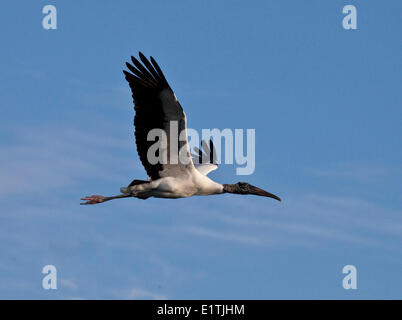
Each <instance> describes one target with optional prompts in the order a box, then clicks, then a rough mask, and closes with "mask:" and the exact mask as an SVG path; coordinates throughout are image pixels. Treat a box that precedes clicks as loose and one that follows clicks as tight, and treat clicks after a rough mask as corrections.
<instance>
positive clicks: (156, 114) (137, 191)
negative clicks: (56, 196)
mask: <svg viewBox="0 0 402 320" xmlns="http://www.w3.org/2000/svg"><path fill="white" fill-rule="evenodd" d="M139 58H140V60H141V62H142V63H141V62H140V61H139V60H137V59H136V58H134V57H131V60H132V63H133V65H132V64H130V63H128V62H127V63H126V66H127V68H128V70H129V71H126V70H124V71H123V73H124V75H125V78H126V80H127V81H128V84H129V86H130V88H131V91H132V96H133V100H134V109H135V116H134V126H135V141H136V145H137V152H138V155H139V158H140V160H141V163H142V165H143V166H144V168H145V171H146V172H147V174H148V180H137V179H135V180H133V181H132V182H131V183H130V184H129V185H128V186H127V187H123V188H121V189H120V192H121V194H119V195H116V196H110V197H105V196H100V195H93V196H86V197H84V198H81V200H83V201H86V202H83V203H81V204H83V205H89V204H97V203H102V202H106V201H109V200H113V199H122V198H128V197H135V198H139V199H147V198H149V197H155V198H169V199H176V198H186V197H191V196H195V195H198V196H208V195H213V194H223V193H233V194H252V195H257V196H263V197H269V198H273V199H276V200H278V201H281V199H280V198H279V197H278V196H276V195H274V194H272V193H269V192H267V191H265V190H263V189H260V188H257V187H255V186H253V185H251V184H248V183H246V182H238V183H236V184H220V183H217V182H215V181H213V180H212V179H210V178H209V177H208V176H207V175H208V174H209V173H210V172H211V171H213V170H215V169H217V167H218V166H217V164H216V161H215V157H214V154H216V152H214V151H215V150H214V146H213V143H212V141H210V143H209V147H208V145H207V143H206V142H205V141H203V142H202V150H201V149H198V150H196V151H198V156H199V160H201V159H204V158H206V157H205V155H208V154H209V156H210V157H209V161H206V162H205V161H204V162H203V161H194V160H195V159H197V154H195V155H194V154H191V153H190V148H189V143H188V138H187V131H186V130H187V125H186V122H187V121H186V115H185V113H184V111H183V109H182V107H181V105H180V103H179V101H178V100H177V98H176V95H175V94H174V92H173V90H172V89H171V87H170V85H169V84H168V82H167V81H166V78H165V76H164V74H163V72H162V70H161V68H160V67H159V65H158V64H157V63H156V61H155V60H154V59H153V58H152V57H150V61H149V60H148V59H147V58H146V57H145V56H144V55H143V54H142V53H141V52H139ZM172 121H176V122H177V125H178V130H177V132H178V135H180V133H181V132H183V131H184V133H185V134H184V137H185V138H184V139H183V138H182V136H181V137H180V138H181V139H179V137H177V138H178V139H177V140H176V142H174V141H170V139H167V141H166V143H167V145H165V148H164V149H163V150H164V152H165V153H166V156H167V159H169V160H172V159H176V160H177V158H178V155H177V154H173V153H172V151H171V144H172V143H178V149H180V150H185V152H184V153H183V154H180V156H179V158H180V159H178V160H179V161H167V163H161V162H157V163H154V161H149V159H148V156H147V153H148V150H149V149H150V147H151V146H152V145H153V144H154V143H155V142H154V141H148V139H147V136H148V133H149V132H150V131H151V130H153V129H160V130H164V132H168V133H170V131H169V130H170V125H171V122H172ZM172 150H176V149H175V148H172ZM207 158H208V157H207Z"/></svg>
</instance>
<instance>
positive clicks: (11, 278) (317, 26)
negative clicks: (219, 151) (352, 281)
mask: <svg viewBox="0 0 402 320" xmlns="http://www.w3.org/2000/svg"><path fill="white" fill-rule="evenodd" d="M46 4H53V5H55V6H56V7H57V10H58V28H57V30H44V29H43V28H42V18H43V16H44V15H43V14H42V7H43V6H44V5H46ZM346 4H353V5H355V6H356V8H357V15H358V22H357V23H358V29H357V30H348V31H347V30H344V29H343V28H342V19H343V14H342V8H343V6H344V5H346ZM401 12H402V3H401V2H400V1H384V2H378V1H367V0H366V1H354V0H353V1H352V0H351V1H337V0H333V1H318V0H317V1H255V2H253V3H247V4H246V3H245V2H244V1H202V3H201V1H198V2H194V1H192V2H189V1H153V3H152V4H150V3H149V2H148V1H119V2H118V4H116V3H114V2H106V1H103V2H100V1H83V2H80V3H78V2H72V1H6V2H3V3H2V10H0V24H1V28H0V36H1V39H2V49H1V50H0V61H1V62H0V63H1V70H2V72H1V74H0V95H1V98H2V99H1V100H2V103H1V106H2V107H1V118H0V132H1V134H0V146H1V148H0V164H1V166H0V168H1V169H0V180H1V185H0V203H1V210H0V238H1V241H0V298H24V299H32V298H39V299H82V298H83V299H101V298H110V299H144V298H145V299H161V298H168V299H357V298H368V299H372V298H380V299H383V298H391V299H395V298H401V297H402V276H401V270H402V248H401V244H402V210H401V206H402V200H401V196H400V195H401V178H402V165H401V163H402V149H401V147H400V140H401V134H402V129H401V125H400V123H401V119H402V111H401V105H402V104H401V103H402V99H401V92H402V90H401V89H402V88H401V83H402V81H401V75H402V72H401V71H402V68H401V67H402V63H401V56H402V43H401V39H400V30H401V28H402V19H401V18H402V16H401V15H402V13H401ZM139 50H141V51H142V52H143V53H144V54H146V55H152V56H154V57H155V58H156V60H157V61H158V63H159V64H160V66H161V67H162V69H163V70H164V73H165V75H166V77H167V78H168V81H169V82H170V84H171V86H172V88H173V89H174V90H175V93H176V95H177V97H178V98H179V100H180V102H181V104H182V106H183V108H184V109H185V111H186V114H187V117H188V125H189V126H190V127H192V128H195V129H202V128H219V129H224V128H232V129H235V128H243V129H246V128H255V129H256V170H255V172H254V174H253V175H251V176H247V177H244V176H241V177H239V176H236V175H235V166H233V165H222V166H220V168H219V169H218V170H217V171H214V172H212V173H211V175H210V176H211V177H212V178H213V179H215V180H216V181H218V182H222V183H233V182H236V181H239V180H240V181H243V180H246V181H248V182H250V183H252V184H254V185H257V186H260V187H263V188H264V189H267V190H269V191H271V192H274V193H276V194H278V195H280V196H281V197H282V198H283V200H284V201H283V202H282V203H277V202H276V201H274V200H271V199H266V198H264V199H260V198H257V197H252V196H250V197H245V196H235V195H222V196H215V197H207V198H202V197H199V198H197V197H195V198H189V199H179V200H164V199H148V200H147V201H142V200H137V199H123V200H118V201H117V200H116V201H111V202H108V203H106V204H104V205H99V206H91V207H89V206H79V198H80V197H81V196H83V195H86V194H106V195H109V194H115V193H117V192H118V191H119V188H120V187H121V186H124V185H126V184H128V183H129V182H130V181H131V180H132V179H134V178H137V179H143V178H146V175H145V171H144V170H143V168H142V166H141V164H140V162H139V159H138V156H137V153H136V149H135V144H134V139H133V128H132V117H133V109H132V101H131V93H130V91H129V88H128V85H127V84H126V82H125V80H124V77H123V74H122V72H121V71H122V69H123V68H124V63H125V61H127V59H129V57H130V55H136V54H137V52H138V51H139ZM48 264H52V265H55V266H56V268H57V271H58V289H57V290H49V291H46V290H44V289H42V278H43V276H44V275H43V274H42V273H41V271H42V268H43V266H45V265H48ZM347 264H352V265H355V266H356V268H357V285H358V289H357V290H345V289H343V288H342V278H343V277H344V275H343V274H342V268H343V266H345V265H347Z"/></svg>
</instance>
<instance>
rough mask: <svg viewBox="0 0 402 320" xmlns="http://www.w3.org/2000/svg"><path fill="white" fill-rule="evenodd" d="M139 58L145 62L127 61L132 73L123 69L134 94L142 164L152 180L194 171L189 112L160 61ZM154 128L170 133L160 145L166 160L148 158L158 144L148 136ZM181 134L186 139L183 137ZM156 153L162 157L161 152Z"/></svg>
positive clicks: (136, 133) (136, 130) (136, 138)
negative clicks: (186, 112)
mask: <svg viewBox="0 0 402 320" xmlns="http://www.w3.org/2000/svg"><path fill="white" fill-rule="evenodd" d="M139 57H140V59H141V61H142V63H141V62H140V61H138V60H137V59H136V58H134V57H131V60H132V63H133V64H134V66H133V65H131V64H130V63H128V62H127V63H126V66H127V68H128V69H129V71H131V72H128V71H125V70H124V71H123V72H124V75H125V77H126V80H127V81H128V83H129V85H130V88H131V91H132V95H133V100H134V109H135V117H134V126H135V141H136V144H137V152H138V155H139V157H140V160H141V162H142V165H143V166H144V168H145V170H146V172H147V174H148V176H149V177H150V179H151V180H156V179H159V178H161V177H167V176H179V175H183V174H188V173H189V172H191V170H194V165H193V162H192V159H191V155H190V150H189V146H188V141H187V130H186V127H187V126H186V115H185V114H184V112H183V109H182V107H181V106H180V103H179V101H177V98H176V96H175V94H174V93H173V90H172V89H171V88H170V86H169V84H168V82H167V81H166V78H165V76H164V75H163V73H162V70H161V69H160V67H159V66H158V64H157V63H156V61H155V60H154V59H153V58H152V57H151V58H150V60H151V62H149V60H148V59H147V58H146V57H145V56H144V55H143V54H142V53H141V52H140V53H139ZM151 63H152V64H151ZM171 124H172V126H171ZM171 128H177V132H175V131H176V130H175V129H174V131H172V134H171V132H170V131H171ZM153 129H159V130H162V131H163V132H164V133H166V137H167V140H166V145H164V146H163V144H160V146H159V150H162V151H161V152H163V153H164V154H165V155H166V157H161V158H160V159H161V160H163V159H165V160H166V161H158V162H155V159H153V160H152V159H148V155H147V154H148V150H150V148H151V146H153V145H155V143H156V142H155V141H148V139H147V137H148V133H149V132H150V131H151V130H153ZM172 130H173V129H172ZM180 133H181V138H182V139H179V136H180ZM171 138H173V139H171ZM158 142H159V143H161V142H162V141H158ZM176 144H177V145H176ZM176 146H177V147H176ZM180 151H182V152H180ZM179 152H180V157H179ZM154 154H155V155H156V156H158V157H159V156H160V154H159V153H158V151H157V152H156V153H154ZM162 158H163V159H162Z"/></svg>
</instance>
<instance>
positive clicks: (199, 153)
mask: <svg viewBox="0 0 402 320" xmlns="http://www.w3.org/2000/svg"><path fill="white" fill-rule="evenodd" d="M201 149H202V150H201ZM201 149H198V148H197V147H194V152H195V153H192V154H191V156H192V158H193V163H194V166H195V168H196V169H197V170H198V171H199V172H200V173H202V174H203V175H204V176H206V175H208V173H210V172H211V171H214V170H216V169H218V162H217V159H216V150H215V147H214V144H213V142H212V140H209V146H208V144H207V143H206V142H205V140H202V142H201Z"/></svg>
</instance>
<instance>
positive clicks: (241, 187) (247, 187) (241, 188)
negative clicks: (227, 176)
mask: <svg viewBox="0 0 402 320" xmlns="http://www.w3.org/2000/svg"><path fill="white" fill-rule="evenodd" d="M223 191H224V192H227V193H236V194H254V195H256V196H262V197H268V198H273V199H276V200H278V201H282V200H281V199H280V198H279V197H278V196H276V195H274V194H272V193H269V192H268V191H265V190H263V189H260V188H257V187H255V186H252V185H251V184H248V183H247V182H238V183H236V184H224V185H223Z"/></svg>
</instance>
